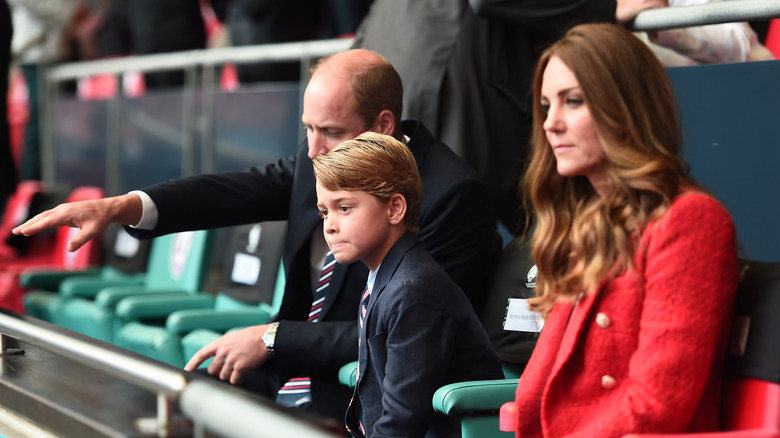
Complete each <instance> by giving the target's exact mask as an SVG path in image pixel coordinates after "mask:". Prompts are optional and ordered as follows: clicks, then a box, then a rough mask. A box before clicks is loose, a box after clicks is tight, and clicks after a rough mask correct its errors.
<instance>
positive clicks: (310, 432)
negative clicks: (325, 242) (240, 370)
mask: <svg viewBox="0 0 780 438" xmlns="http://www.w3.org/2000/svg"><path fill="white" fill-rule="evenodd" d="M27 318H29V317H27V316H24V315H20V314H17V313H15V312H12V311H9V310H5V309H0V355H3V354H12V353H14V352H13V351H12V350H9V349H7V348H6V347H7V342H6V341H7V337H9V336H10V337H13V338H16V339H19V340H21V341H22V342H24V343H25V344H30V345H33V346H36V347H39V348H41V349H43V350H47V351H49V352H51V353H54V354H57V355H61V356H63V357H67V358H68V359H70V360H73V361H74V362H77V363H79V364H81V365H85V366H87V367H89V368H91V369H95V370H98V371H101V372H103V373H105V374H107V375H110V376H112V377H115V378H117V379H119V380H122V381H124V382H127V383H130V384H132V385H135V386H138V387H140V388H142V389H146V390H148V391H150V392H152V393H155V394H157V425H156V426H157V432H158V435H159V436H169V435H172V434H173V433H172V430H171V429H172V427H173V426H174V425H173V424H172V422H171V416H172V412H171V411H172V409H173V405H172V403H171V402H173V401H178V402H179V406H180V407H181V410H182V412H183V413H184V414H185V415H186V416H187V417H188V418H189V419H191V420H192V422H193V424H194V426H195V432H196V434H195V436H196V437H197V436H201V435H198V433H197V432H198V429H199V428H203V427H205V428H207V429H208V430H211V431H214V432H217V433H219V435H220V436H224V437H226V438H242V437H247V438H249V437H260V438H262V437H276V436H296V437H306V438H333V437H334V436H340V435H339V434H336V433H334V432H331V431H329V429H328V428H327V427H330V428H331V429H332V428H334V427H335V426H336V425H330V424H327V423H326V422H323V420H322V419H320V418H319V417H317V418H314V417H312V418H311V420H313V421H302V419H301V416H300V415H295V414H293V413H292V412H290V411H287V410H285V408H282V407H279V406H277V405H275V404H273V403H272V402H269V405H267V406H266V405H265V404H264V403H262V400H257V399H255V398H253V397H255V396H252V395H251V394H249V393H244V392H242V391H239V390H237V389H235V388H232V387H230V386H229V385H225V384H224V383H220V382H217V381H210V380H208V379H189V380H188V379H186V378H185V376H184V374H183V373H181V372H179V371H176V370H173V369H169V368H170V367H166V366H160V365H156V364H155V363H154V362H153V361H151V360H149V359H143V358H141V357H140V356H139V357H138V358H136V357H133V356H132V355H128V354H123V353H122V352H121V351H120V350H119V349H116V350H112V349H110V348H105V347H101V346H100V345H99V344H96V343H95V342H94V341H93V342H89V341H85V340H81V339H79V337H84V338H86V336H84V335H79V334H75V335H68V334H67V333H63V332H61V331H58V330H56V329H50V328H47V326H51V327H52V328H58V327H57V326H55V325H53V324H50V323H47V322H44V321H38V322H30V321H27V320H26V319H27ZM58 329H60V328H58ZM60 330H61V329H60ZM317 422H319V424H317ZM258 424H262V425H263V426H262V427H257V425H258Z"/></svg>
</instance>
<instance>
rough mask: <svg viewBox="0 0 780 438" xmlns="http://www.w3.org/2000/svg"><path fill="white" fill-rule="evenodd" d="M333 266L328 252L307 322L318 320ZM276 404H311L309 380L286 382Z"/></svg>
mask: <svg viewBox="0 0 780 438" xmlns="http://www.w3.org/2000/svg"><path fill="white" fill-rule="evenodd" d="M335 266H336V258H335V257H334V256H333V252H332V251H328V254H327V256H325V263H324V264H323V265H322V270H321V271H320V279H319V282H318V283H317V290H316V291H315V292H314V301H312V303H311V310H310V311H309V318H308V321H309V322H317V321H319V320H320V313H321V312H322V305H323V304H324V303H325V292H326V290H327V289H328V287H329V286H330V279H331V277H332V276H333V268H334V267H335ZM276 402H277V403H279V404H281V405H284V406H291V407H301V406H303V405H305V404H307V403H311V379H310V378H308V377H295V378H292V379H290V380H288V381H287V383H285V384H284V385H283V386H282V388H281V389H280V390H279V393H278V394H277V395H276Z"/></svg>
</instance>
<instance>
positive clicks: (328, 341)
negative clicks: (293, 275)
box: [275, 308, 358, 377]
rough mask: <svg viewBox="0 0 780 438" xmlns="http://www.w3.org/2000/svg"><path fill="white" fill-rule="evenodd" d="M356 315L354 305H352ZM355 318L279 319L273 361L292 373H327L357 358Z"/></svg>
mask: <svg viewBox="0 0 780 438" xmlns="http://www.w3.org/2000/svg"><path fill="white" fill-rule="evenodd" d="M355 315H357V308H355ZM357 339H358V326H357V321H355V320H352V321H321V322H318V323H316V324H312V323H310V322H306V321H286V320H285V321H280V323H279V330H278V331H277V333H276V347H275V350H276V357H275V360H276V363H277V364H278V365H279V366H280V367H281V368H283V369H284V370H285V372H289V373H291V374H294V375H302V376H310V377H317V376H321V375H322V376H328V377H333V376H334V375H335V374H338V371H339V368H341V366H343V365H345V364H347V363H350V362H354V361H356V360H358V348H357V347H358V346H357Z"/></svg>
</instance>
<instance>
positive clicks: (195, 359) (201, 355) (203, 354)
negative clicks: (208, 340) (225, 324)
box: [184, 345, 214, 371]
mask: <svg viewBox="0 0 780 438" xmlns="http://www.w3.org/2000/svg"><path fill="white" fill-rule="evenodd" d="M208 347H209V345H207V346H205V347H203V348H201V349H200V350H198V352H197V353H195V354H194V355H193V356H192V358H191V359H190V361H189V362H187V365H184V369H185V370H187V371H195V370H196V369H198V367H199V366H200V364H202V363H203V362H205V361H206V359H208V358H210V357H211V356H213V355H214V353H213V352H209V351H208V350H206V349H207V348H208Z"/></svg>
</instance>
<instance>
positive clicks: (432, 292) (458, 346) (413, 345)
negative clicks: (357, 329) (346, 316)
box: [347, 233, 503, 437]
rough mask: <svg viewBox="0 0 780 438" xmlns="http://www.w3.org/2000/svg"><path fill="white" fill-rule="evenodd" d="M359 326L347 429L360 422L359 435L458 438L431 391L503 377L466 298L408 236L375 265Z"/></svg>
mask: <svg viewBox="0 0 780 438" xmlns="http://www.w3.org/2000/svg"><path fill="white" fill-rule="evenodd" d="M364 327H365V330H364V331H362V332H361V333H360V338H361V342H360V353H359V365H358V376H359V377H358V382H357V386H356V388H355V396H356V397H355V398H354V399H353V401H352V404H351V405H350V408H349V411H348V412H347V424H348V426H349V428H350V429H351V430H354V431H356V430H359V429H358V427H359V426H358V424H357V420H358V419H359V418H362V421H363V426H364V428H365V431H366V436H369V437H371V436H374V437H401V436H403V437H423V436H425V437H442V436H460V420H459V419H458V418H455V417H452V416H448V415H444V414H439V413H436V412H434V410H433V405H432V400H433V393H434V392H435V391H436V390H437V389H438V388H440V387H442V386H444V385H446V384H449V383H454V382H462V381H466V380H483V379H500V378H503V372H502V371H501V365H500V363H499V361H498V356H497V355H496V353H495V351H493V346H492V344H491V343H490V339H489V338H488V336H487V333H485V330H484V328H483V327H482V324H481V323H480V322H479V319H477V316H476V314H475V313H474V310H473V309H472V307H471V305H470V304H469V301H468V299H466V296H465V295H464V294H463V292H462V291H461V290H460V289H459V288H458V286H457V285H456V284H455V283H454V282H452V280H450V278H449V277H448V275H447V273H446V272H445V271H444V269H442V268H441V266H439V264H438V263H436V261H435V260H434V259H433V258H432V257H431V255H430V254H429V253H428V251H426V250H425V248H424V247H423V245H422V244H421V243H420V240H419V239H418V238H417V236H415V235H414V234H411V233H406V234H405V235H403V236H402V237H401V238H400V239H399V240H398V241H397V242H396V243H395V245H393V247H392V248H391V249H390V251H389V252H388V253H387V255H386V256H385V258H384V260H382V264H381V265H380V267H379V270H378V271H377V276H376V280H375V282H374V287H373V289H372V292H371V296H370V298H369V301H368V312H367V314H366V320H365V325H364ZM361 413H362V417H361Z"/></svg>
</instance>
